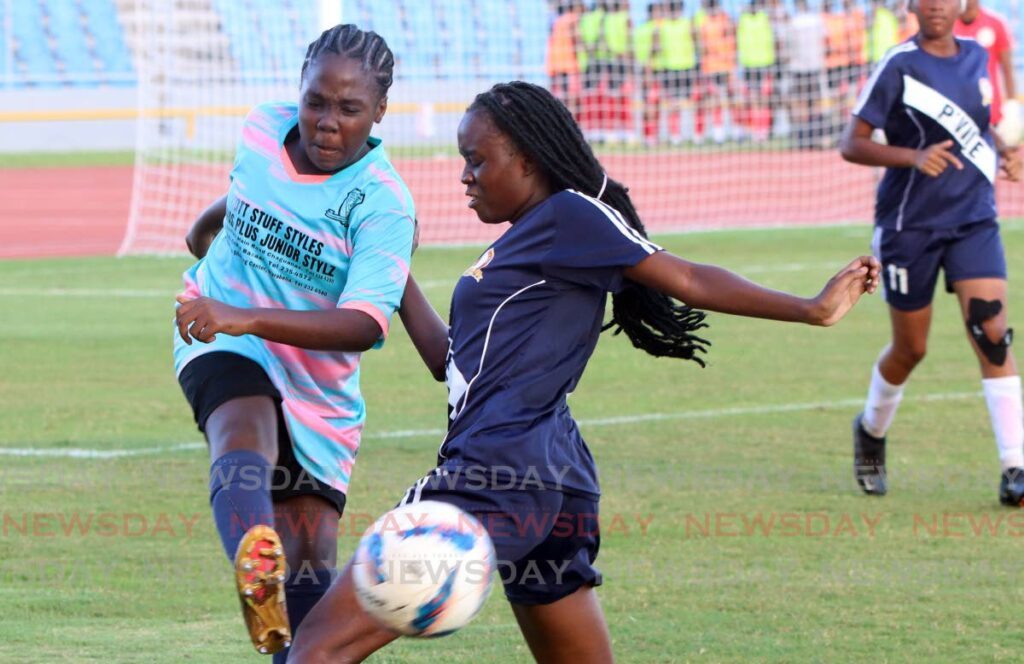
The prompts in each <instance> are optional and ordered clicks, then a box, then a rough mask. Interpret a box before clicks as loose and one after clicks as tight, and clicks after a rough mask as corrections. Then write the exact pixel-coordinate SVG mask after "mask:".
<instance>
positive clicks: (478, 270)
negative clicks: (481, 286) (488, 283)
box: [462, 249, 494, 283]
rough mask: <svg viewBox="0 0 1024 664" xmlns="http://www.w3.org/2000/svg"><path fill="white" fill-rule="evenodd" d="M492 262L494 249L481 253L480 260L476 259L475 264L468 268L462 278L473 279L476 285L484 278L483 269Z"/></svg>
mask: <svg viewBox="0 0 1024 664" xmlns="http://www.w3.org/2000/svg"><path fill="white" fill-rule="evenodd" d="M493 260H494V249H488V250H487V251H485V252H484V253H483V255H482V256H480V258H478V259H476V262H475V263H473V264H472V265H470V266H469V269H467V270H466V271H465V272H463V273H462V276H464V277H473V278H474V279H476V281H477V283H480V280H481V279H483V278H484V268H485V267H487V266H488V265H490V264H491V261H493Z"/></svg>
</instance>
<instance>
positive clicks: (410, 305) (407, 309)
mask: <svg viewBox="0 0 1024 664" xmlns="http://www.w3.org/2000/svg"><path fill="white" fill-rule="evenodd" d="M398 314H399V316H401V318H402V325H404V326H405V329H406V331H407V332H408V333H409V338H411V339H412V345H413V346H415V347H416V350H417V351H418V352H419V354H420V357H421V358H423V363H424V364H426V365H427V369H429V370H430V373H431V375H433V376H434V380H438V381H443V380H444V379H445V362H446V360H447V359H448V325H446V324H445V322H444V320H443V319H442V318H441V316H440V315H438V313H437V311H436V310H435V309H434V307H433V306H432V305H431V304H430V301H429V300H427V297H426V296H425V295H424V294H423V291H422V290H420V286H419V284H417V283H416V280H415V279H413V277H412V275H411V274H410V275H409V280H408V281H406V282H405V293H404V294H403V295H402V304H401V305H400V306H399V308H398Z"/></svg>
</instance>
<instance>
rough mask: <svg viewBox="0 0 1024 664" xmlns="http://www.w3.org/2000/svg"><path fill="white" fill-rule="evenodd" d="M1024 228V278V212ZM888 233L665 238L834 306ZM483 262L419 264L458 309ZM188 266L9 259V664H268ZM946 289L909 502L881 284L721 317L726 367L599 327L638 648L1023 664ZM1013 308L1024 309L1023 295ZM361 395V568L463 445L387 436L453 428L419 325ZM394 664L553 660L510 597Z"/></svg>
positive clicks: (1, 538) (959, 335) (577, 402)
mask: <svg viewBox="0 0 1024 664" xmlns="http://www.w3.org/2000/svg"><path fill="white" fill-rule="evenodd" d="M1004 232H1005V234H1004V239H1005V241H1006V244H1007V253H1008V255H1009V256H1010V257H1011V269H1012V270H1013V271H1014V272H1015V273H1016V269H1017V267H1018V265H1020V262H1019V261H1017V260H1015V259H1014V258H1013V257H1014V256H1019V255H1020V254H1017V252H1018V251H1024V223H1022V222H1011V223H1007V224H1005V225H1004ZM869 236H870V229H869V228H868V227H867V226H861V227H839V228H821V229H811V230H774V231H742V232H741V231H730V232H716V233H700V234H690V235H678V236H673V237H666V238H662V241H664V243H665V244H666V245H667V247H668V248H670V249H671V250H673V251H675V252H677V253H679V254H681V255H684V256H686V257H688V258H691V259H694V260H700V261H708V262H715V263H719V264H722V265H725V266H728V267H731V268H734V269H736V270H737V271H739V272H741V273H743V274H745V275H747V276H749V277H751V278H753V279H755V280H758V281H760V282H762V283H765V284H767V285H769V286H772V287H777V288H782V289H788V290H793V291H795V292H798V293H802V294H806V295H811V294H813V293H815V292H817V290H818V289H819V288H820V287H821V285H823V284H824V282H825V280H826V279H827V278H828V277H829V276H830V275H831V274H832V273H833V272H834V271H835V270H836V269H838V268H839V267H840V266H841V265H842V264H844V263H845V262H846V261H847V260H849V259H850V258H852V257H853V256H854V255H856V254H859V253H863V252H865V251H867V244H868V240H869ZM477 253H478V252H476V251H472V250H454V249H424V250H422V251H421V252H420V253H419V254H417V256H416V259H415V261H414V273H415V274H416V275H417V277H418V278H419V279H420V280H421V281H423V282H425V283H426V284H427V286H428V294H429V295H430V296H431V297H432V298H433V299H434V301H435V302H436V304H437V305H438V306H439V308H441V309H442V310H443V309H445V308H446V306H447V301H448V297H449V294H450V292H451V286H452V284H453V283H454V280H455V279H456V278H457V277H458V276H459V275H460V274H461V272H462V270H463V269H464V267H465V266H466V265H468V264H469V263H470V262H471V261H472V260H473V259H474V258H475V257H476V254H477ZM186 266H187V261H186V260H184V259H180V260H178V259H141V258H139V259H134V258H133V259H121V260H115V259H81V260H70V259H68V260H46V261H27V262H24V261H8V262H0V303H2V305H3V311H4V313H3V315H0V341H2V345H0V368H2V371H0V444H2V446H3V447H5V448H7V449H6V454H5V455H4V456H3V457H2V459H0V505H2V507H0V511H2V518H3V523H2V531H0V559H2V561H3V562H2V564H0V615H2V616H3V618H2V620H0V660H3V661H17V662H53V661H63V662H103V663H105V664H106V663H111V662H147V663H152V664H156V663H158V662H181V661H189V662H218V663H219V662H227V661H252V662H256V661H263V662H267V661H269V660H267V659H265V658H263V659H261V658H259V657H258V656H257V655H255V654H254V653H253V652H252V651H251V648H250V646H249V645H248V643H247V639H246V636H245V633H244V629H243V627H242V623H241V619H240V615H239V610H238V606H237V600H236V599H235V597H234V593H233V589H232V579H231V577H230V575H229V568H228V566H227V563H226V560H225V558H224V555H223V553H222V552H221V549H220V544H219V541H218V539H217V536H216V533H215V532H214V529H213V526H212V522H211V519H210V516H209V511H208V506H207V502H208V501H207V488H206V484H207V459H206V456H205V451H204V450H203V449H202V448H201V447H199V446H198V445H196V443H198V442H199V441H200V440H201V439H200V436H199V434H198V433H197V432H196V431H195V428H194V426H193V424H192V422H191V418H190V413H189V410H188V407H187V405H186V403H185V401H184V398H183V397H182V396H181V394H180V391H179V389H178V386H177V384H176V382H175V380H174V376H173V371H172V365H171V356H170V344H171V334H172V324H171V321H172V316H173V313H172V311H173V294H174V292H175V290H176V289H177V287H178V284H179V276H180V273H181V271H182V270H183V269H184V268H185V267H186ZM937 297H938V304H937V311H936V315H935V323H934V329H933V332H932V337H931V347H930V354H929V357H928V358H927V360H926V361H925V363H924V365H923V366H922V367H921V368H920V369H919V371H918V373H917V374H916V375H915V376H914V378H913V380H912V383H911V386H910V388H909V389H908V392H907V398H906V400H905V402H904V405H903V407H902V409H901V411H900V415H899V418H898V419H897V422H896V424H895V426H894V427H893V429H892V431H891V433H890V440H891V443H892V444H891V448H890V462H889V469H890V476H891V489H890V495H889V496H887V497H886V498H884V499H870V498H867V497H864V496H862V495H860V493H859V491H858V490H857V489H856V487H855V484H854V482H853V479H852V473H851V460H850V435H849V425H850V420H851V418H852V417H853V415H854V414H855V413H856V412H857V411H858V409H859V407H860V403H861V401H862V398H863V394H864V391H865V389H866V385H867V380H868V376H869V371H870V367H871V364H872V362H873V361H874V359H875V357H876V355H877V354H878V351H879V349H880V348H881V347H882V345H883V344H884V343H885V342H886V339H887V334H888V322H887V317H886V312H885V305H884V303H883V302H882V300H881V298H880V297H872V298H869V299H867V300H866V301H864V302H863V303H862V304H861V305H860V306H859V307H858V308H857V309H856V310H855V311H853V312H852V313H851V315H850V316H849V317H848V318H847V319H846V320H844V321H842V322H841V323H840V324H839V325H838V326H836V327H834V328H830V329H816V328H810V327H804V326H797V325H785V324H780V323H772V322H765V321H756V320H746V319H738V318H730V317H727V316H722V315H712V316H711V317H710V322H711V329H710V330H709V331H708V333H709V335H710V337H711V339H712V340H713V343H714V346H713V348H712V350H711V353H710V356H709V366H708V368H706V369H703V370H702V369H700V368H699V367H697V366H696V365H694V364H693V363H686V362H680V361H674V360H656V359H653V358H650V357H647V356H645V355H644V354H643V353H641V352H640V351H636V350H633V349H632V348H631V347H630V345H629V343H628V342H627V341H625V340H624V339H622V338H616V337H610V336H607V337H606V338H604V339H603V340H602V341H601V343H600V345H599V346H598V350H597V352H596V354H595V356H594V358H593V360H592V361H591V363H590V367H589V369H588V371H587V373H586V375H585V377H584V379H583V381H582V383H581V385H580V387H579V389H578V390H577V392H576V393H575V394H574V395H572V397H571V398H570V404H571V405H572V407H573V410H574V412H575V414H576V416H577V418H578V419H579V420H580V421H581V426H582V430H583V432H584V435H585V436H586V437H587V439H588V441H589V443H590V445H591V448H592V450H593V452H594V456H595V457H596V458H597V461H598V464H599V466H600V468H601V470H602V477H603V486H604V492H605V493H604V499H603V501H602V512H603V517H604V533H603V539H602V550H601V556H600V559H599V566H600V567H601V568H602V570H603V572H604V574H605V581H606V583H605V586H604V587H603V588H602V589H601V590H600V597H601V599H602V601H603V604H604V608H605V612H606V614H607V616H608V621H609V624H610V629H611V633H612V637H613V639H614V643H615V648H616V653H617V656H618V658H619V660H620V661H622V662H644V663H646V662H666V663H667V662H686V661H702V662H752V661H754V662H760V661H778V662H847V661H849V662H854V661H857V662H859V661H871V662H885V661H893V662H898V661H915V662H916V661H950V662H954V661H955V662H976V661H977V662H980V661H1006V662H1012V661H1020V657H1021V644H1022V643H1024V627H1022V620H1021V616H1020V607H1021V606H1022V605H1024V585H1022V583H1021V581H1022V579H1024V574H1022V560H1024V558H1022V556H1021V546H1022V544H1024V512H1019V511H1014V510H1007V509H1005V508H1000V507H999V505H998V503H997V500H996V488H997V481H998V463H997V460H996V453H995V445H994V443H993V440H992V436H991V432H990V429H989V424H988V418H987V414H986V411H985V406H984V402H983V399H982V397H981V396H980V385H979V376H978V371H977V367H976V363H975V360H974V358H973V356H972V353H971V351H970V349H969V347H968V343H967V341H966V335H965V333H964V329H963V324H962V322H961V320H960V317H959V313H958V312H957V310H956V308H955V306H954V301H953V298H951V297H949V296H944V295H942V294H941V293H940V294H938V296H937ZM1011 298H1012V301H1011V303H1010V310H1011V320H1014V319H1016V320H1018V321H1019V320H1020V319H1021V312H1022V311H1024V299H1022V298H1021V296H1020V294H1019V291H1014V292H1012V293H1011ZM1019 324H1020V323H1018V325H1019ZM364 391H365V395H366V399H367V402H368V409H369V419H368V422H367V427H366V436H365V438H364V443H363V448H362V451H361V453H360V457H359V464H358V465H357V468H356V473H355V476H354V481H353V485H352V488H351V493H350V500H349V505H348V513H347V515H346V517H345V519H344V520H343V523H342V526H343V529H344V533H343V535H342V536H341V538H340V543H339V544H340V548H341V552H342V553H341V555H342V556H347V554H348V553H350V552H351V551H352V549H353V548H354V546H355V544H356V541H357V537H358V534H359V533H360V532H361V530H362V529H363V528H364V527H365V526H366V525H367V523H368V520H369V519H370V518H372V517H375V516H376V515H378V514H379V513H381V512H383V511H384V510H386V509H387V508H389V507H390V506H391V505H392V504H393V503H394V502H395V501H396V500H397V499H398V498H399V497H400V496H401V494H402V492H403V491H404V490H405V488H406V487H407V486H408V485H409V484H410V483H411V482H412V481H414V480H415V479H416V478H418V477H420V476H421V475H422V474H423V473H424V472H426V471H427V470H429V469H430V467H431V466H432V463H433V461H434V454H435V451H436V448H437V443H438V436H436V435H433V434H424V435H404V436H402V435H398V436H396V435H387V434H389V433H391V434H393V433H394V432H400V431H407V430H417V429H419V430H423V429H426V430H432V429H440V428H441V427H442V426H443V423H444V418H445V392H444V387H443V385H440V384H437V383H434V382H432V381H431V380H430V378H429V377H428V375H427V373H426V371H425V370H424V369H423V368H422V366H421V365H420V364H419V362H418V359H417V357H416V355H415V352H414V350H413V349H412V347H411V344H410V343H409V341H408V339H407V337H406V335H405V334H404V331H403V330H402V329H401V327H400V324H398V323H397V318H396V324H395V329H394V331H393V333H392V335H391V338H390V339H389V341H388V343H387V344H386V345H385V347H384V348H383V349H382V350H380V351H375V352H371V353H369V354H367V356H366V358H365V361H364ZM16 449H25V450H33V451H36V452H37V453H40V452H46V453H50V456H17V455H14V454H12V452H13V450H16ZM74 450H88V451H90V452H77V453H76V452H74ZM102 452H106V454H103V453H102ZM76 518H77V519H78V521H77V522H75V521H74V519H76ZM90 518H92V519H93V521H92V522H91V523H89V522H88V520H89V519H90ZM373 661H378V662H434V661H446V662H452V663H456V662H472V663H473V664H483V663H484V662H525V661H530V660H529V654H528V652H527V650H526V647H525V645H524V644H523V642H522V640H521V638H520V636H519V633H518V631H517V628H516V626H515V624H514V620H513V618H512V615H511V613H510V611H509V609H508V606H507V605H506V603H505V602H504V600H503V599H502V597H501V593H500V591H499V592H497V593H495V594H494V595H492V597H491V599H490V601H489V603H488V605H487V607H486V609H485V611H484V612H483V613H482V615H481V616H480V617H479V618H478V619H477V620H476V621H475V622H474V623H472V624H471V625H470V626H469V627H467V628H466V629H464V630H462V631H461V632H460V633H457V634H455V635H453V636H451V637H448V638H445V639H441V640H434V641H424V642H418V641H415V640H411V639H406V640H402V641H400V642H397V643H395V644H394V645H393V646H391V647H390V648H388V649H387V650H385V651H384V652H382V653H381V654H379V655H378V656H377V657H376V658H375V659H374V660H373Z"/></svg>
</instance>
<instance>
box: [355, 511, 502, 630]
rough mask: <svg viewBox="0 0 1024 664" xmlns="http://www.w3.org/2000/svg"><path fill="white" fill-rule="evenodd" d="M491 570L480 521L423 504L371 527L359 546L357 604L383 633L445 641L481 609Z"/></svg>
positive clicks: (489, 549) (487, 540) (489, 544)
mask: <svg viewBox="0 0 1024 664" xmlns="http://www.w3.org/2000/svg"><path fill="white" fill-rule="evenodd" d="M495 564H496V563H495V554H494V545H493V544H492V542H491V538H490V536H489V535H488V534H487V531H486V530H485V529H484V527H483V526H482V525H481V524H480V522H479V521H477V520H476V519H475V518H473V516H471V515H470V514H469V513H467V512H465V511H463V510H461V509H459V508H458V507H456V506H454V505H449V504H448V503H442V502H439V501H433V500H427V501H423V502H419V503H413V504H410V505H403V506H401V507H397V508H395V509H393V510H391V511H390V512H387V513H386V514H384V515H383V516H382V517H380V518H379V519H377V521H376V523H374V524H373V525H372V526H370V528H369V529H368V530H367V531H366V532H365V533H364V534H363V537H362V539H360V540H359V548H358V549H356V555H355V558H354V559H353V561H352V578H353V580H354V582H355V590H356V597H357V598H358V599H359V603H360V605H362V607H363V609H364V610H365V611H366V612H367V613H369V614H370V615H371V616H373V617H374V618H375V619H376V620H377V621H378V622H379V623H380V624H381V625H383V626H384V627H386V628H388V629H391V630H393V631H396V632H398V633H400V634H405V635H407V636H443V635H445V634H451V633H452V632H454V631H455V630H457V629H459V628H460V627H463V626H465V625H466V623H468V622H469V621H470V620H472V619H473V616H475V615H476V614H477V612H478V611H479V610H480V608H481V607H482V606H483V605H484V601H485V600H486V599H487V596H488V595H489V594H490V591H491V581H492V577H493V576H494V574H493V573H494V570H495Z"/></svg>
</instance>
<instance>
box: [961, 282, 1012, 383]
mask: <svg viewBox="0 0 1024 664" xmlns="http://www.w3.org/2000/svg"><path fill="white" fill-rule="evenodd" d="M1002 310H1003V303H1002V302H1000V301H999V300H982V299H980V298H976V297H972V298H971V301H970V303H969V304H968V308H967V331H968V332H970V333H971V338H973V339H974V343H976V344H978V348H979V349H980V350H981V353H982V355H984V356H985V357H986V358H987V359H988V361H989V362H991V363H992V364H994V365H996V366H997V367H1001V366H1003V365H1004V364H1005V363H1006V351H1007V349H1008V348H1009V347H1010V344H1012V343H1013V329H1011V328H1008V329H1007V330H1006V333H1005V334H1003V337H1002V339H1000V340H999V341H992V340H991V339H989V338H988V335H987V334H985V330H984V329H983V328H982V326H981V324H982V323H984V322H985V321H987V320H992V319H993V318H995V317H996V316H998V315H999V312H1000V311H1002Z"/></svg>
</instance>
